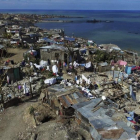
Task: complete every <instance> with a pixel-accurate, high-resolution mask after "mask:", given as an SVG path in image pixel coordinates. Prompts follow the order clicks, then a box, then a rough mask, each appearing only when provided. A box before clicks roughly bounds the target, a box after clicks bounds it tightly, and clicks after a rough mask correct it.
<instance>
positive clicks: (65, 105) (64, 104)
mask: <svg viewBox="0 0 140 140" xmlns="http://www.w3.org/2000/svg"><path fill="white" fill-rule="evenodd" d="M59 100H60V102H61V103H62V104H63V106H64V107H65V108H67V107H68V106H67V104H66V102H65V101H64V100H63V98H62V97H59Z"/></svg>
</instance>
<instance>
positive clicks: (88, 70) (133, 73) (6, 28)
mask: <svg viewBox="0 0 140 140" xmlns="http://www.w3.org/2000/svg"><path fill="white" fill-rule="evenodd" d="M42 18H46V16H43V17H41V16H38V15H28V16H27V15H16V16H15V15H14V16H12V15H9V14H2V16H1V20H0V42H1V44H0V56H1V54H2V52H3V51H2V50H3V49H4V47H5V44H6V43H5V42H8V43H9V44H10V45H11V46H12V47H13V46H16V47H20V46H22V45H23V46H26V47H27V46H28V48H29V51H28V52H26V53H25V54H24V56H25V55H27V54H29V55H32V56H33V57H35V60H37V59H39V60H40V63H37V62H32V61H31V60H30V59H27V62H25V60H23V62H22V63H21V64H22V65H20V66H18V67H13V66H12V67H10V66H9V67H8V66H6V67H4V66H3V67H0V72H1V73H0V74H2V72H3V70H4V71H7V75H6V76H8V77H9V78H10V79H13V80H12V81H13V83H14V82H17V81H20V80H22V79H23V76H21V74H20V73H21V72H20V70H21V68H22V69H23V68H25V67H27V69H32V70H33V71H32V77H37V75H38V73H40V74H41V75H43V73H42V70H43V71H45V72H46V73H47V72H52V73H53V74H54V75H53V76H52V78H51V79H49V78H48V77H46V79H45V80H44V79H43V80H44V84H45V86H43V88H44V90H43V93H44V94H45V98H46V100H45V102H46V103H47V104H48V105H50V107H51V108H52V109H53V110H54V111H55V112H56V114H57V115H60V116H66V117H67V116H74V117H75V121H76V123H77V124H78V125H80V126H81V127H83V128H85V129H86V130H87V131H88V132H89V133H90V135H91V139H94V140H101V139H102V140H112V139H119V140H124V139H125V140H126V139H130V138H135V133H136V131H138V130H136V129H135V126H137V127H139V124H136V123H135V118H132V116H129V117H128V116H126V114H124V112H123V109H124V108H126V109H127V110H128V111H131V112H134V111H135V113H136V114H137V115H140V112H139V111H140V110H139V102H140V93H139V89H140V86H139V85H140V79H139V74H140V67H139V62H140V61H139V56H138V54H137V53H135V52H133V51H127V50H121V48H119V47H118V46H117V45H114V44H101V45H97V44H96V43H95V42H94V41H92V40H86V39H83V38H78V37H74V36H72V37H69V36H65V33H64V30H62V29H52V30H43V29H40V28H38V27H35V26H33V25H31V24H30V21H31V20H33V21H34V22H35V20H39V19H42ZM29 19H30V20H29ZM24 21H26V22H27V23H29V24H28V25H30V26H27V24H26V25H24V24H23V23H24ZM37 54H39V55H37ZM6 69H8V70H6ZM36 69H38V70H37V71H36ZM57 69H58V70H57ZM64 70H66V71H65V72H66V73H64ZM56 71H57V72H56ZM45 72H44V73H45ZM63 74H65V75H67V78H64V77H63ZM73 77H74V78H73ZM58 79H59V82H58ZM30 88H31V87H30ZM139 130H140V129H139Z"/></svg>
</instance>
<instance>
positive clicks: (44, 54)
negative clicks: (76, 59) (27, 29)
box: [40, 49, 65, 61]
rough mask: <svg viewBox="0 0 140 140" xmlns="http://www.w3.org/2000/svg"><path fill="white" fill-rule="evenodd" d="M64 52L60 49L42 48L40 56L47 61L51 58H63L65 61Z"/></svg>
mask: <svg viewBox="0 0 140 140" xmlns="http://www.w3.org/2000/svg"><path fill="white" fill-rule="evenodd" d="M56 54H58V55H59V56H58V57H56ZM64 54H65V52H63V51H60V50H50V51H49V50H47V49H41V50H40V57H41V60H45V61H47V60H48V59H49V60H59V59H60V60H61V61H64Z"/></svg>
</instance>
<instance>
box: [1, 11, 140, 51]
mask: <svg viewBox="0 0 140 140" xmlns="http://www.w3.org/2000/svg"><path fill="white" fill-rule="evenodd" d="M0 13H12V14H16V13H17V14H18V13H19V14H39V15H43V14H48V15H64V16H69V17H72V18H55V19H54V18H53V20H64V21H67V20H68V21H73V22H72V23H63V22H62V23H55V22H52V23H36V24H35V26H38V27H39V28H42V29H48V30H49V29H54V28H55V29H56V28H58V29H64V30H65V35H68V36H72V35H73V34H74V36H75V37H82V38H85V39H89V40H93V41H95V42H96V43H97V44H110V43H111V44H115V45H118V46H119V47H120V48H122V49H129V50H135V51H137V52H140V45H139V44H140V39H139V38H140V10H68V9H67V10H58V9H57V10H56V9H55V10H52V9H49V10H48V9H47V10H46V9H8V10H7V9H0ZM73 17H82V18H73ZM93 19H97V20H104V21H107V20H109V21H113V22H111V23H105V22H101V23H95V24H94V23H87V22H86V21H87V20H93ZM46 20H47V19H46ZM49 20H52V19H49Z"/></svg>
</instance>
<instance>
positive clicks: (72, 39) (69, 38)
mask: <svg viewBox="0 0 140 140" xmlns="http://www.w3.org/2000/svg"><path fill="white" fill-rule="evenodd" d="M64 39H65V40H67V41H75V38H71V37H65V38H64Z"/></svg>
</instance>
